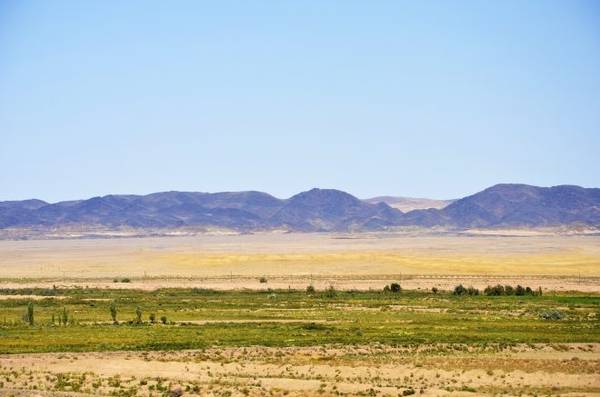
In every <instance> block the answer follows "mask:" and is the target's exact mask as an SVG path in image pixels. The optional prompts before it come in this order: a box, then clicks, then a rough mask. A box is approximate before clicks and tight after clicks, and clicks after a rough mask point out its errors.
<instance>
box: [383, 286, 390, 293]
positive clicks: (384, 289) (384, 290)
mask: <svg viewBox="0 0 600 397" xmlns="http://www.w3.org/2000/svg"><path fill="white" fill-rule="evenodd" d="M390 291H391V290H390V286H389V285H386V286H385V287H383V292H385V293H388V292H390Z"/></svg>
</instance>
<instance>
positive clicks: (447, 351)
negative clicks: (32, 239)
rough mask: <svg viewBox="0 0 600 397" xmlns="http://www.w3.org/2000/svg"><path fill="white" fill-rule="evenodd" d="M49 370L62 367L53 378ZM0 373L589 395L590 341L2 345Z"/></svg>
mask: <svg viewBox="0 0 600 397" xmlns="http://www.w3.org/2000/svg"><path fill="white" fill-rule="evenodd" d="M58 374H63V375H60V379H59V378H58V377H57V375H58ZM82 374H85V377H84V379H82ZM0 379H3V382H4V385H3V388H2V389H0V396H4V395H6V396H8V395H11V394H12V395H36V394H39V395H56V391H58V390H62V391H73V390H77V391H79V392H85V393H94V394H100V395H108V394H111V393H112V394H118V393H121V394H120V395H126V394H123V393H124V392H126V391H131V390H135V391H136V393H137V394H138V395H148V394H150V393H151V392H152V391H155V390H156V387H157V386H156V385H157V384H160V385H161V386H160V387H164V388H165V390H169V389H171V390H176V389H178V388H181V390H182V392H183V393H184V394H186V395H188V394H200V395H211V396H219V395H221V396H243V395H252V396H262V395H275V396H284V395H292V396H316V395H325V396H331V395H373V396H375V395H382V396H383V395H388V396H398V395H410V394H409V393H410V392H411V391H414V392H415V394H418V395H424V396H443V395H453V396H454V395H456V396H467V395H468V396H474V395H499V394H504V395H507V396H517V395H523V396H532V395H538V394H540V395H565V396H566V395H569V396H599V395H600V345H598V344H570V345H558V346H551V345H530V346H513V347H507V348H500V347H498V346H488V347H486V348H482V347H478V348H473V347H470V348H468V347H466V346H460V345H459V346H446V345H434V346H420V347H412V348H410V347H409V348H392V347H385V346H377V345H376V346H353V347H304V348H267V347H253V348H228V349H218V348H213V349H207V350H203V351H182V352H108V353H69V354H25V355H4V356H0ZM73 384H75V386H73ZM151 386H152V387H151ZM33 387H35V388H36V390H35V391H33V390H32V388H33ZM151 389H152V390H151ZM23 391H24V393H23ZM131 395H135V394H131Z"/></svg>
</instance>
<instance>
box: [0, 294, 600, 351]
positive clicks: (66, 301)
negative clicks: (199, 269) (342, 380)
mask: <svg viewBox="0 0 600 397" xmlns="http://www.w3.org/2000/svg"><path fill="white" fill-rule="evenodd" d="M5 292H10V293H14V294H22V292H20V291H5ZM27 293H28V294H29V295H36V294H42V293H44V290H39V291H38V290H28V291H27ZM56 294H57V295H60V296H61V297H62V298H61V299H56V298H54V297H48V298H46V299H42V300H38V301H36V303H35V318H36V320H35V325H34V326H30V325H28V324H26V323H24V322H23V319H22V314H23V312H24V310H25V309H26V307H27V304H28V303H29V301H27V300H19V299H11V300H0V352H1V353H16V352H48V351H55V352H59V351H89V350H161V349H190V348H204V347H209V346H250V345H264V346H309V345H323V344H343V345H353V344H371V343H384V344H388V345H400V344H420V343H438V342H441V343H467V344H482V343H536V342H547V343H567V342H600V327H599V325H600V316H599V309H600V296H599V295H592V294H581V293H572V294H547V295H544V296H541V297H540V296H485V295H478V296H454V295H452V294H451V293H450V292H438V293H437V294H433V293H431V292H420V291H409V290H405V291H403V292H402V293H401V294H386V293H384V292H383V291H371V292H368V291H365V292H359V291H338V290H335V289H333V290H327V291H317V292H316V293H315V294H307V293H306V292H305V291H304V290H302V291H294V290H275V291H270V292H266V291H265V292H258V291H254V292H253V291H230V292H218V291H210V290H198V289H195V290H193V289H161V290H157V291H152V292H147V291H140V290H108V291H107V290H102V289H59V291H57V292H56ZM112 302H114V303H115V305H116V307H118V315H119V321H120V323H119V325H116V324H113V321H112V318H111V313H110V307H111V305H112ZM138 307H143V308H144V312H145V313H155V316H156V317H155V318H157V319H160V320H161V321H160V323H159V322H154V323H153V322H151V321H148V319H144V321H141V322H140V323H138V321H137V319H138V318H139V316H137V315H136V308H138ZM63 308H65V310H67V311H68V313H73V315H75V316H76V318H77V322H76V323H71V322H69V324H68V325H66V326H62V327H59V326H56V325H52V323H51V318H52V316H53V315H54V314H55V313H60V312H61V311H62V310H63ZM557 308H560V310H561V312H562V313H564V314H565V317H564V318H563V319H561V320H560V321H547V320H543V319H541V318H540V313H544V312H547V311H550V310H556V309H557ZM138 314H139V311H138ZM167 319H168V320H167Z"/></svg>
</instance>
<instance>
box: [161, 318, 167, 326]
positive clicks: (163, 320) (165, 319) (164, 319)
mask: <svg viewBox="0 0 600 397" xmlns="http://www.w3.org/2000/svg"><path fill="white" fill-rule="evenodd" d="M160 322H161V323H163V324H166V323H167V316H160Z"/></svg>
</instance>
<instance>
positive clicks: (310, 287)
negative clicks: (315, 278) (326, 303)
mask: <svg viewBox="0 0 600 397" xmlns="http://www.w3.org/2000/svg"><path fill="white" fill-rule="evenodd" d="M306 293H307V294H314V293H315V287H314V286H313V285H309V286H308V287H306Z"/></svg>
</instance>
